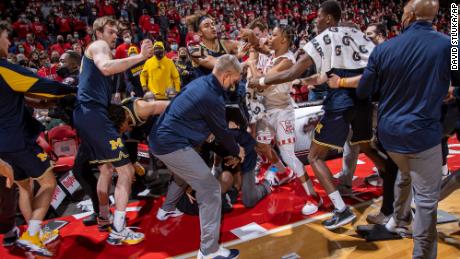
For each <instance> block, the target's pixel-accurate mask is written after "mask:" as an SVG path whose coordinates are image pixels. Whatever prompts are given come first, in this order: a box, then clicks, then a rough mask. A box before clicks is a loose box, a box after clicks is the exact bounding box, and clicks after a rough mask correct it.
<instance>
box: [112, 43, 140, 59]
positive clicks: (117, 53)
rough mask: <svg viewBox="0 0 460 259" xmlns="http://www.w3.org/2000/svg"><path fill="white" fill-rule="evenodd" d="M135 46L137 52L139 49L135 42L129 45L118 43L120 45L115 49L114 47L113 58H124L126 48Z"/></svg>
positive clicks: (126, 53) (126, 52)
mask: <svg viewBox="0 0 460 259" xmlns="http://www.w3.org/2000/svg"><path fill="white" fill-rule="evenodd" d="M132 46H134V47H136V48H137V52H138V53H139V52H140V50H139V48H138V47H137V46H136V44H133V43H131V44H130V45H128V44H126V43H122V44H120V46H118V47H117V48H116V49H115V59H121V58H126V57H128V50H129V48H130V47H132Z"/></svg>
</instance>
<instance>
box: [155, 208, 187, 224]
mask: <svg viewBox="0 0 460 259" xmlns="http://www.w3.org/2000/svg"><path fill="white" fill-rule="evenodd" d="M182 215H184V213H183V212H182V211H180V210H178V209H177V208H176V209H175V210H173V211H166V210H164V209H162V208H160V209H158V212H157V219H158V220H159V221H165V220H167V219H169V218H171V217H172V218H175V217H180V216H182Z"/></svg>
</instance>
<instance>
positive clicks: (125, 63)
mask: <svg viewBox="0 0 460 259" xmlns="http://www.w3.org/2000/svg"><path fill="white" fill-rule="evenodd" d="M88 53H89V55H90V56H91V57H92V58H93V60H94V63H95V64H96V66H97V68H98V69H99V70H100V71H101V72H102V74H104V75H105V76H110V75H114V74H117V73H121V72H124V71H126V70H128V69H129V68H131V67H132V66H134V65H136V64H137V63H139V62H142V61H144V60H146V59H148V58H149V57H151V56H152V54H153V45H152V42H151V41H150V40H144V41H143V42H142V46H141V53H140V54H138V55H135V56H132V57H127V58H123V59H112V56H111V52H110V48H109V45H108V44H107V43H106V42H104V41H96V42H94V43H93V44H91V45H90V46H89V48H88Z"/></svg>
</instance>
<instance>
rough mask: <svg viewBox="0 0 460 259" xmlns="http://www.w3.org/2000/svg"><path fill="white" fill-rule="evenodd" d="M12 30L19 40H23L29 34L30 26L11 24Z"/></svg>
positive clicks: (18, 22) (21, 23) (20, 23)
mask: <svg viewBox="0 0 460 259" xmlns="http://www.w3.org/2000/svg"><path fill="white" fill-rule="evenodd" d="M13 29H14V30H15V31H16V32H17V33H18V36H19V38H21V39H24V38H26V36H27V33H29V32H30V24H28V23H25V22H20V21H17V22H15V23H13Z"/></svg>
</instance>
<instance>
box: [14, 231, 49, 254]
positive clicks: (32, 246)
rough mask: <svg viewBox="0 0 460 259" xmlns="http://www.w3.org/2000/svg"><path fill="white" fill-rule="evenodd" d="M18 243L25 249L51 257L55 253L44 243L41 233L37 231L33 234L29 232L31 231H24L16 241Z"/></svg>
mask: <svg viewBox="0 0 460 259" xmlns="http://www.w3.org/2000/svg"><path fill="white" fill-rule="evenodd" d="M16 245H17V246H18V247H20V248H22V249H24V250H27V251H29V252H32V253H34V254H36V255H40V256H46V257H51V256H53V253H51V252H50V251H49V250H48V249H47V248H46V247H45V245H44V244H43V242H42V240H41V239H40V233H37V234H35V235H33V236H31V235H30V234H29V231H27V230H26V231H25V232H24V233H22V235H21V237H20V238H19V239H18V241H17V242H16Z"/></svg>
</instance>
